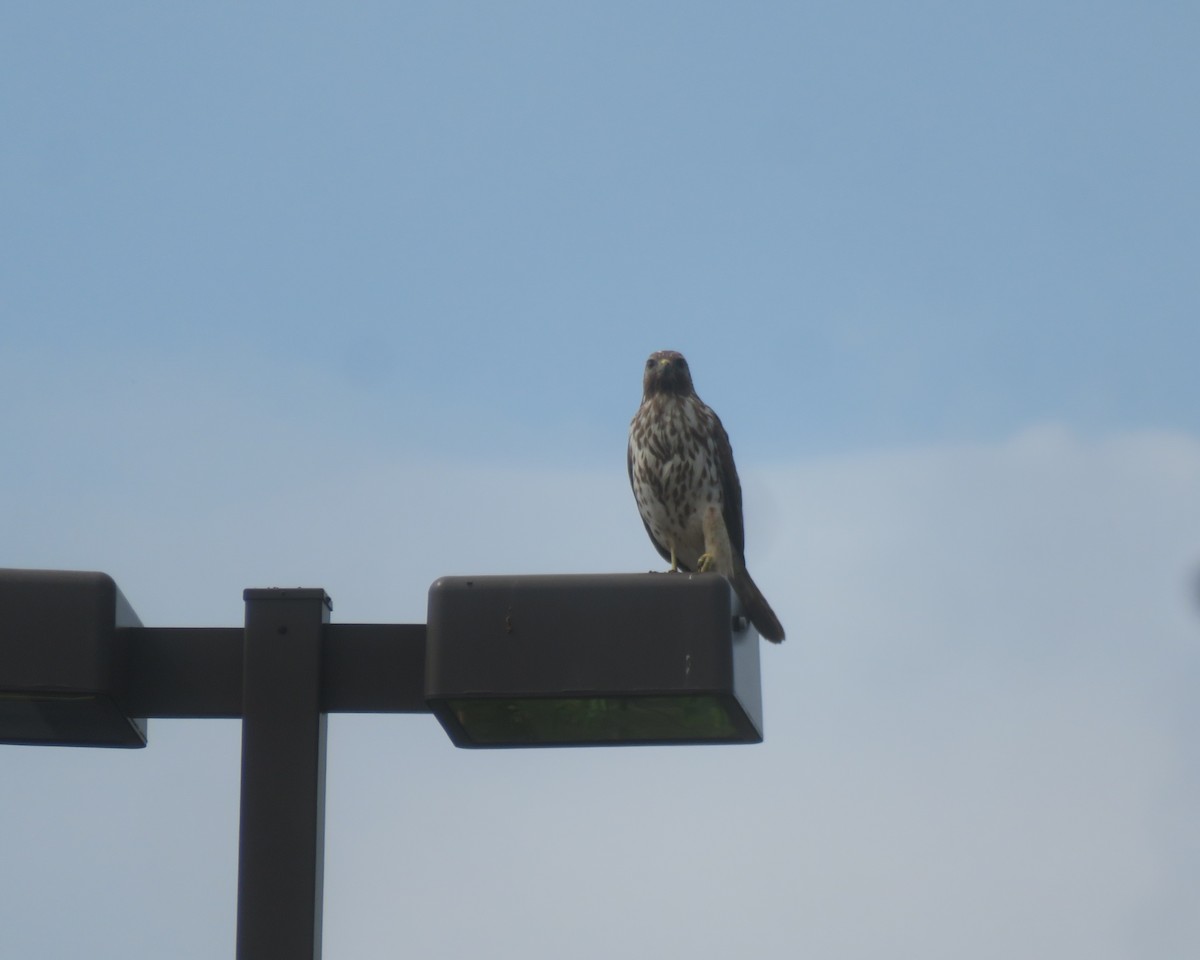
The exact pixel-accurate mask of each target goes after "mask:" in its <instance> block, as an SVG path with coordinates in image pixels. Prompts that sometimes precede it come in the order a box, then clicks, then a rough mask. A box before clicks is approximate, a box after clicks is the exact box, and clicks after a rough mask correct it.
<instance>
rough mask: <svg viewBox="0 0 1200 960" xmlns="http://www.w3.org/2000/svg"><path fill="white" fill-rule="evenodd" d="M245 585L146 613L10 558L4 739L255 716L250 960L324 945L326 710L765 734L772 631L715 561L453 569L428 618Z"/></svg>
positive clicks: (590, 736)
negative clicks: (184, 624)
mask: <svg viewBox="0 0 1200 960" xmlns="http://www.w3.org/2000/svg"><path fill="white" fill-rule="evenodd" d="M243 596H244V600H245V603H246V618H245V624H244V627H242V628H169V627H168V628H162V627H144V626H142V625H141V622H140V620H139V619H138V617H137V615H136V614H135V613H134V612H133V609H132V608H131V607H130V605H129V603H128V602H127V601H126V600H125V597H124V596H123V595H122V593H121V591H120V590H119V589H118V588H117V585H116V584H115V583H114V582H113V580H112V578H111V577H109V576H107V575H106V574H102V573H77V572H64V571H45V570H2V569H0V743H17V744H42V745H46V744H57V745H69V746H125V747H141V746H145V744H146V736H147V728H146V720H145V718H147V717H173V718H180V717H195V718H201V717H238V718H241V720H242V782H241V832H240V841H239V857H238V930H237V956H238V957H239V958H241V960H250V958H254V960H284V958H288V960H294V958H300V957H303V958H306V960H310V958H314V960H315V958H319V957H320V953H321V912H322V910H321V898H322V877H323V857H324V822H325V809H324V804H325V729H326V716H327V714H329V713H337V712H342V713H430V712H432V713H434V714H436V716H437V717H438V719H439V720H440V721H441V723H442V725H443V726H444V727H445V729H446V731H447V733H448V734H449V735H450V738H451V739H452V740H453V741H454V743H456V744H457V745H459V746H467V747H514V746H543V747H544V746H572V745H574V746H578V745H588V744H592V745H598V744H607V745H619V744H684V743H758V742H761V740H762V697H761V690H760V679H759V660H758V635H757V634H756V633H755V632H754V630H753V628H752V627H750V626H748V624H747V620H746V618H745V616H744V615H743V614H742V612H741V609H740V607H739V606H738V602H737V598H736V595H735V594H734V593H733V591H732V589H731V588H730V586H729V583H728V582H727V581H726V580H725V579H724V578H723V577H720V576H718V575H716V574H703V575H688V574H678V575H673V576H672V575H667V574H637V575H630V574H608V575H585V576H533V577H528V576H519V577H494V576H493V577H444V578H442V579H441V580H438V581H437V582H436V583H434V584H433V586H432V587H431V588H430V591H429V623H428V627H426V625H425V624H333V623H330V622H329V618H330V611H331V609H332V604H331V603H330V601H329V597H328V596H326V594H325V591H324V590H320V589H268V590H246V591H245V593H244V595H243ZM282 814H286V815H282Z"/></svg>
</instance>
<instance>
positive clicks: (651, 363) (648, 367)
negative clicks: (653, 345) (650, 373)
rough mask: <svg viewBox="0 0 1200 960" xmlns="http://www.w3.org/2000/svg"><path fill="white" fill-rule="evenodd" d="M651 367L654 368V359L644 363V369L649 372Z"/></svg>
mask: <svg viewBox="0 0 1200 960" xmlns="http://www.w3.org/2000/svg"><path fill="white" fill-rule="evenodd" d="M653 366H654V358H653V357H651V358H650V359H649V360H647V361H646V369H647V370H649V369H650V368H651V367H653Z"/></svg>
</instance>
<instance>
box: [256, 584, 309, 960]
mask: <svg viewBox="0 0 1200 960" xmlns="http://www.w3.org/2000/svg"><path fill="white" fill-rule="evenodd" d="M245 599H246V636H245V660H244V668H243V674H242V794H241V797H242V801H241V834H240V841H239V848H238V918H237V956H238V958H239V960H299V958H304V960H309V958H313V960H319V958H320V956H321V900H322V883H323V879H324V847H325V728H326V717H325V713H324V712H323V711H322V709H321V660H322V656H321V640H322V634H323V631H324V624H325V623H326V622H327V621H328V619H329V610H330V604H329V598H328V597H327V596H326V595H325V591H324V590H301V589H296V590H247V591H246V592H245Z"/></svg>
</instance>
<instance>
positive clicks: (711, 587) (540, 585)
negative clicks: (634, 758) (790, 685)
mask: <svg viewBox="0 0 1200 960" xmlns="http://www.w3.org/2000/svg"><path fill="white" fill-rule="evenodd" d="M758 650H759V638H758V634H757V633H756V632H755V630H754V629H753V628H752V627H751V626H749V622H748V620H747V618H746V617H745V615H744V614H743V613H742V611H741V608H740V605H739V603H738V600H737V596H736V594H735V593H734V592H733V590H732V588H731V587H730V585H729V582H728V581H727V580H726V579H725V578H724V577H722V576H719V575H718V574H711V573H710V574H686V573H676V574H667V573H648V574H588V575H546V576H511V577H505V576H481V577H460V576H455V577H443V578H441V579H440V580H438V581H436V582H435V583H434V584H433V585H432V586H431V587H430V590H429V616H428V637H427V647H426V673H425V695H426V701H427V702H428V704H429V707H430V709H431V710H432V711H433V713H434V714H435V715H436V716H437V718H438V720H439V721H440V722H441V724H442V726H443V727H444V728H445V730H446V732H447V734H449V736H450V738H451V740H453V741H454V743H455V744H456V745H458V746H460V747H517V746H524V747H535V746H539V747H547V746H587V745H610V746H611V745H633V744H684V743H710V744H716V743H760V742H761V741H762V731H763V724H762V690H761V679H760V672H759V652H758Z"/></svg>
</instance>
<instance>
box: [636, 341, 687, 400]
mask: <svg viewBox="0 0 1200 960" xmlns="http://www.w3.org/2000/svg"><path fill="white" fill-rule="evenodd" d="M695 392H696V390H695V387H693V386H692V373H691V371H690V370H688V365H687V361H686V360H685V359H684V358H683V354H682V353H677V352H676V351H674V350H658V351H656V352H655V353H652V354H650V358H649V359H648V360H647V361H646V373H645V374H644V375H643V377H642V396H643V398H645V397H653V396H657V395H658V394H661V393H667V394H674V395H675V396H678V397H687V396H691V395H692V394H693V393H695Z"/></svg>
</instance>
